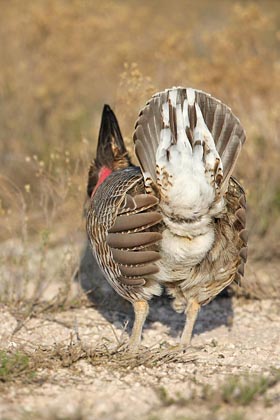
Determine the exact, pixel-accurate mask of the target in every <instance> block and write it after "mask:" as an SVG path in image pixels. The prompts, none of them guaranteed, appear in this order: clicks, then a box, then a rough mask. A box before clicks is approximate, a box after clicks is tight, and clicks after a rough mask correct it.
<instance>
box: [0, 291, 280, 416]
mask: <svg viewBox="0 0 280 420" xmlns="http://www.w3.org/2000/svg"><path fill="white" fill-rule="evenodd" d="M155 306H156V307H157V309H158V318H159V320H158V321H153V320H149V321H148V322H147V326H146V328H145V331H144V340H143V344H144V346H149V347H150V346H158V345H159V344H160V343H164V342H167V343H169V344H170V345H175V344H176V341H177V336H178V334H179V331H180V330H181V328H182V325H183V318H182V317H181V316H179V315H177V314H172V312H171V309H169V308H168V309H167V308H165V307H164V306H163V305H161V304H157V303H155ZM152 315H153V316H154V312H152ZM111 316H112V318H114V317H115V321H112V323H111V322H109V321H108V320H107V319H106V318H105V317H104V316H103V315H102V314H101V313H100V311H98V310H97V309H95V308H86V309H76V310H71V311H65V312H60V313H57V314H55V315H52V316H51V317H50V316H49V315H48V316H47V315H42V316H41V317H39V318H36V319H31V320H30V321H28V322H27V323H26V324H25V325H24V327H23V328H21V330H20V331H18V333H16V334H15V335H14V336H13V337H11V333H12V331H13V329H14V328H15V326H16V325H17V323H16V320H15V319H14V318H13V316H11V315H10V314H9V312H8V311H7V310H6V309H5V308H4V307H3V308H1V313H0V343H1V347H2V348H3V347H7V348H16V347H18V348H28V349H32V348H36V346H53V345H55V343H56V344H63V345H65V344H67V343H69V342H70V337H71V335H72V336H73V335H75V333H77V330H78V334H79V337H80V339H81V341H82V343H84V344H86V345H89V346H90V345H91V346H94V345H95V344H96V342H100V340H103V341H106V342H107V344H108V346H110V345H111V346H114V345H116V344H117V338H120V337H121V336H122V335H123V328H122V327H123V321H125V318H126V315H125V314H120V313H119V312H118V313H114V312H111ZM279 337H280V314H279V306H278V302H276V301H269V300H266V301H262V302H258V301H253V302H247V303H244V302H243V303H242V304H241V302H240V301H238V300H235V299H233V300H231V299H228V298H222V299H218V300H216V301H214V302H212V303H211V304H210V305H208V306H207V307H205V308H204V309H203V310H202V311H201V313H200V317H199V321H198V323H197V325H196V331H195V335H194V338H193V346H194V348H193V349H190V350H189V351H188V352H187V355H189V356H190V359H191V358H192V357H193V358H194V359H195V360H191V361H188V360H186V361H185V362H184V361H179V362H171V363H166V364H164V363H163V364H161V365H160V366H156V367H144V366H139V367H136V368H134V369H131V368H129V367H128V368H126V369H117V368H112V367H111V366H108V367H106V365H104V364H103V365H102V366H93V365H92V364H90V363H87V361H86V360H80V361H78V362H77V363H76V364H75V365H74V367H75V368H74V369H73V368H71V369H68V368H67V367H66V368H59V369H58V370H52V369H45V372H44V371H42V372H40V375H42V376H44V373H47V375H48V378H47V380H46V381H43V382H42V384H40V383H36V384H32V383H31V384H29V385H24V384H21V385H18V384H10V385H7V388H6V389H5V392H4V393H3V394H2V395H1V396H0V418H2V419H14V418H59V419H60V418H61V419H68V418H69V419H76V418H85V419H108V420H109V419H147V420H148V419H149V420H152V419H161V418H164V419H185V418H186V419H187V418H190V419H192V418H194V419H200V418H208V417H209V418H230V417H229V415H230V413H233V414H234V415H236V413H237V414H238V415H240V416H243V417H240V418H246V419H247V418H248V419H251V418H252V419H274V420H276V419H280V384H278V385H276V386H275V387H273V388H272V389H270V390H269V391H268V392H269V398H270V399H271V401H273V402H272V403H270V404H269V406H267V407H266V404H264V402H263V401H256V402H254V403H253V404H250V405H249V406H248V407H241V408H238V407H234V406H227V405H222V406H221V407H220V408H219V409H215V407H213V406H212V404H211V401H207V400H205V396H204V397H203V392H205V386H209V387H211V388H213V389H215V390H216V389H218V390H219V387H222V386H224V384H225V383H226V381H227V378H228V377H229V376H231V375H233V374H234V375H240V374H242V375H243V374H245V375H246V374H247V373H249V374H253V373H256V374H264V375H265V374H269V372H270V370H271V368H278V369H279V368H280V357H279V355H280V340H279ZM162 392H163V393H164V395H162ZM165 394H166V395H165ZM234 418H235V417H234Z"/></svg>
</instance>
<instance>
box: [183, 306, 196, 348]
mask: <svg viewBox="0 0 280 420" xmlns="http://www.w3.org/2000/svg"><path fill="white" fill-rule="evenodd" d="M199 309H200V305H199V303H198V302H197V301H196V300H190V301H189V302H188V305H187V308H186V311H185V313H186V316H187V318H186V323H185V326H184V329H183V333H182V336H181V342H180V345H181V347H187V346H189V345H190V344H191V339H192V332H193V327H194V324H195V321H196V318H197V315H198V311H199Z"/></svg>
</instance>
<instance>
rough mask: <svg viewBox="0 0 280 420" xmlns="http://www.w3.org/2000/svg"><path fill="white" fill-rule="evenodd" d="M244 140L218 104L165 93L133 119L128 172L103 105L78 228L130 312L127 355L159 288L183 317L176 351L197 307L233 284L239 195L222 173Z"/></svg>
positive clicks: (242, 259) (176, 91)
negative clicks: (132, 154) (132, 317)
mask: <svg viewBox="0 0 280 420" xmlns="http://www.w3.org/2000/svg"><path fill="white" fill-rule="evenodd" d="M245 139H246V134H245V130H244V129H243V127H242V125H241V123H240V121H239V119H238V118H237V117H236V116H235V115H234V114H233V112H232V111H231V109H230V108H229V107H228V106H227V105H225V104H224V103H222V102H221V101H220V100H218V99H216V98H214V97H213V96H211V95H210V94H208V93H205V92H203V91H200V90H197V89H193V88H184V87H174V88H170V89H165V90H164V91H161V92H159V93H156V94H155V95H153V96H152V98H151V99H150V100H149V101H148V102H147V103H146V105H145V107H144V108H143V109H142V110H141V111H140V113H139V115H138V118H137V120H136V124H135V130H134V134H133V142H134V148H135V154H136V156H137V159H138V162H139V164H138V165H134V164H133V163H132V159H131V157H130V156H129V154H128V151H127V149H126V147H125V144H124V140H123V137H122V134H121V131H120V128H119V125H118V121H117V118H116V116H115V114H114V112H113V111H112V109H111V108H110V107H109V105H105V106H104V109H103V114H102V119H101V126H100V131H99V137H98V144H97V151H96V157H95V159H94V160H93V162H92V163H91V165H90V169H89V176H88V187H87V192H88V196H89V200H90V204H89V207H88V211H87V218H86V219H87V222H86V229H87V234H88V238H89V243H90V246H91V249H92V252H93V255H94V256H95V258H96V259H97V262H98V264H99V266H100V268H101V270H102V272H103V274H104V276H105V278H106V279H107V281H108V282H109V283H110V285H111V286H112V287H113V288H114V289H115V291H116V292H117V293H119V295H121V296H122V297H123V298H125V299H127V300H128V301H130V302H131V303H132V305H133V308H134V313H135V320H134V324H133V328H132V333H131V336H130V340H129V348H130V349H131V350H132V351H136V350H137V349H138V348H139V346H140V344H141V336H142V330H143V325H144V323H145V320H146V317H147V315H148V311H149V301H150V299H151V298H152V297H153V296H160V295H161V294H162V291H163V289H164V290H166V291H167V293H168V294H169V295H170V297H171V298H172V299H173V302H172V305H173V308H174V309H175V310H176V311H177V312H184V313H185V316H186V320H185V325H184V328H183V331H182V334H181V338H180V347H181V348H183V349H185V348H187V347H188V346H189V345H190V344H191V338H192V333H193V328H194V325H195V322H196V319H197V315H198V312H199V310H200V308H201V306H203V305H206V304H207V303H209V302H210V301H211V300H213V299H214V298H215V297H216V296H217V295H218V294H219V293H220V292H221V291H222V290H223V289H225V288H226V287H227V286H228V285H230V284H231V283H232V282H238V283H240V281H241V277H242V276H243V275H244V265H245V263H246V260H247V242H248V232H247V230H246V195H245V191H244V189H243V187H242V186H241V185H240V183H239V182H238V181H237V180H236V179H235V178H234V177H233V176H232V173H233V170H234V167H235V164H236V161H237V159H238V156H239V154H240V152H241V149H242V146H243V144H244V142H245Z"/></svg>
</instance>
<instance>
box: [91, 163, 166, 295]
mask: <svg viewBox="0 0 280 420" xmlns="http://www.w3.org/2000/svg"><path fill="white" fill-rule="evenodd" d="M144 191H145V190H144V184H143V176H142V173H141V172H140V170H139V168H136V167H131V168H127V169H125V170H121V171H116V172H113V173H112V174H111V175H110V176H109V177H108V178H107V179H106V180H105V181H104V182H103V184H101V186H100V187H99V188H98V190H97V192H96V194H95V196H94V198H93V200H92V204H91V207H90V209H89V212H88V218H87V231H88V236H89V239H90V242H91V245H92V248H93V251H94V253H95V255H96V257H97V260H98V262H99V265H100V266H101V268H102V270H103V272H104V273H105V275H106V277H107V279H108V280H109V282H110V283H111V285H112V286H113V287H114V288H115V289H116V290H117V291H118V293H120V294H121V295H122V296H124V297H126V298H128V296H127V293H128V292H127V286H129V287H135V286H138V287H139V286H143V285H144V284H145V279H144V278H145V277H146V276H149V275H151V274H154V273H156V272H157V271H158V268H157V266H156V265H155V264H154V263H155V261H157V260H158V259H159V258H160V257H159V253H158V252H156V251H155V250H153V249H151V246H152V245H154V244H155V243H157V242H158V241H160V240H161V234H160V233H158V232H154V231H152V229H151V228H152V227H153V226H155V225H158V224H159V223H160V222H161V219H162V218H161V216H160V215H159V213H158V212H157V211H155V210H156V206H157V204H158V200H157V198H155V197H154V196H152V195H147V194H144Z"/></svg>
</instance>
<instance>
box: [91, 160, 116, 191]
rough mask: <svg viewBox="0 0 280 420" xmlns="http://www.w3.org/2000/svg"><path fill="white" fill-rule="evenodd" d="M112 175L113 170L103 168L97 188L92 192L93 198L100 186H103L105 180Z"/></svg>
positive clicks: (99, 174)
mask: <svg viewBox="0 0 280 420" xmlns="http://www.w3.org/2000/svg"><path fill="white" fill-rule="evenodd" d="M111 173H112V169H110V168H107V166H102V168H101V169H100V171H99V173H98V181H97V184H96V186H95V187H94V190H93V191H92V194H91V197H93V196H94V194H95V193H96V190H97V188H98V187H99V185H101V184H102V182H103V181H105V179H106V178H107V177H108V176H109V175H110V174H111Z"/></svg>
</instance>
